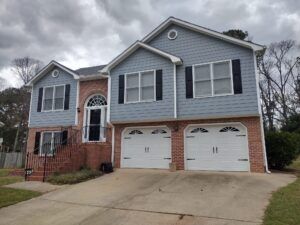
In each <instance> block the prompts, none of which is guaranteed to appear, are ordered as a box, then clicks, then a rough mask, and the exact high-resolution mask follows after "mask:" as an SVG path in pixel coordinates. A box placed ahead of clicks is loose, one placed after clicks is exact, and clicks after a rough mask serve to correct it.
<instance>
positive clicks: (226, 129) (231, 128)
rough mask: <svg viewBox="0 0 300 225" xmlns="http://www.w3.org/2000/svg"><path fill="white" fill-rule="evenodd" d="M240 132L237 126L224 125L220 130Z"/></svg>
mask: <svg viewBox="0 0 300 225" xmlns="http://www.w3.org/2000/svg"><path fill="white" fill-rule="evenodd" d="M229 131H231V132H238V131H240V130H239V129H237V128H235V127H224V128H222V129H221V130H220V132H229Z"/></svg>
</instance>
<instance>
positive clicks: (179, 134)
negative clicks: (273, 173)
mask: <svg viewBox="0 0 300 225" xmlns="http://www.w3.org/2000/svg"><path fill="white" fill-rule="evenodd" d="M228 122H241V123H242V124H243V125H245V126H246V127H247V131H248V143H249V157H250V170H251V172H260V173H262V172H264V171H265V169H264V154H263V143H262V139H261V127H260V118H259V117H243V118H228V119H210V120H186V121H173V122H155V123H139V124H136V123H135V124H119V125H115V149H114V151H115V152H114V153H115V154H114V163H115V167H117V168H119V167H120V156H121V133H122V131H123V129H124V128H125V127H130V126H158V125H167V126H168V127H169V128H170V129H171V138H172V141H171V145H172V162H173V163H175V164H176V167H177V169H179V170H183V169H184V129H185V128H186V127H187V125H189V124H201V123H203V124H204V123H205V124H207V123H228Z"/></svg>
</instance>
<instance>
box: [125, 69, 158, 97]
mask: <svg viewBox="0 0 300 225" xmlns="http://www.w3.org/2000/svg"><path fill="white" fill-rule="evenodd" d="M154 100H155V71H154V70H150V71H142V72H135V73H128V74H125V103H132V102H146V101H154Z"/></svg>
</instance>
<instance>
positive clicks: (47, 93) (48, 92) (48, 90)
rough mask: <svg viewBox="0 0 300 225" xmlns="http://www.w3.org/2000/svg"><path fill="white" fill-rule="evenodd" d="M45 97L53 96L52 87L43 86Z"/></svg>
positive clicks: (50, 97)
mask: <svg viewBox="0 0 300 225" xmlns="http://www.w3.org/2000/svg"><path fill="white" fill-rule="evenodd" d="M44 98H45V99H52V98H53V87H47V88H45V96H44Z"/></svg>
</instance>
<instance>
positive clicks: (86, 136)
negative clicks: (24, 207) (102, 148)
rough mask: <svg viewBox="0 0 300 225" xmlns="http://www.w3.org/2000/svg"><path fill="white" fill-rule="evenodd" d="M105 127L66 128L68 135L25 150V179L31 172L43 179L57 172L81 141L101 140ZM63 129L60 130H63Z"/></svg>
mask: <svg viewBox="0 0 300 225" xmlns="http://www.w3.org/2000/svg"><path fill="white" fill-rule="evenodd" d="M108 129H109V128H107V127H101V126H85V127H83V128H82V129H80V130H79V129H68V133H69V137H68V138H67V139H66V140H62V138H56V139H55V138H52V139H51V140H49V141H48V142H46V143H42V145H41V146H39V147H38V148H36V149H34V151H33V152H27V154H26V162H25V180H27V178H28V177H29V176H31V175H32V174H34V173H36V175H37V176H42V179H43V181H45V179H46V177H47V176H49V175H50V174H51V173H53V172H58V171H59V170H60V168H61V167H62V166H63V164H64V163H65V162H66V160H68V159H71V157H72V154H73V152H75V151H77V150H78V149H79V147H80V144H81V143H82V142H101V141H104V140H105V139H106V135H107V133H108ZM63 131H64V129H62V130H61V132H63Z"/></svg>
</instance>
